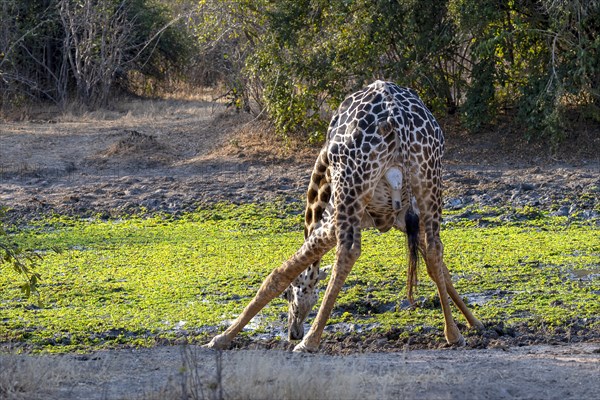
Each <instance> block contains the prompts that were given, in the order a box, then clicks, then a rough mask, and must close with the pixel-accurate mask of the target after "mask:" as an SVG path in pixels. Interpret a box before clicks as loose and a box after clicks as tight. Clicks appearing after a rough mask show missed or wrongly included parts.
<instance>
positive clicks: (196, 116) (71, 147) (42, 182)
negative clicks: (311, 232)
mask: <svg viewBox="0 0 600 400" xmlns="http://www.w3.org/2000/svg"><path fill="white" fill-rule="evenodd" d="M442 125H443V126H444V128H445V129H446V131H447V134H446V139H447V150H446V157H445V165H444V168H445V170H444V171H445V172H444V180H445V207H446V208H447V209H454V210H462V209H464V208H465V207H466V206H468V205H472V204H475V205H481V206H485V205H489V206H500V205H514V206H525V205H530V206H532V207H535V208H536V209H543V210H550V211H551V212H552V213H554V214H555V215H563V216H567V217H569V218H571V219H573V220H577V219H580V220H585V219H590V218H597V217H598V216H599V215H598V212H597V210H598V202H599V198H600V152H598V149H599V148H600V134H598V132H597V131H595V132H594V131H586V130H585V129H584V130H582V133H580V135H579V137H578V138H577V141H576V142H572V143H569V142H567V143H565V144H563V145H561V146H560V147H559V148H557V149H554V150H553V151H550V150H549V149H548V148H546V147H544V146H543V145H541V143H537V142H533V143H527V142H526V141H524V139H523V135H521V134H519V133H518V132H510V131H508V130H506V131H503V130H500V129H498V130H496V131H490V132H488V133H486V134H482V135H467V134H464V133H461V132H460V131H458V130H457V129H456V127H455V126H454V125H453V122H452V121H442ZM263 129H264V130H265V131H266V129H267V128H266V127H265V126H264V125H262V124H261V123H260V122H259V121H255V120H253V119H252V118H251V117H250V116H247V115H243V114H236V113H234V112H230V111H227V110H225V109H224V107H223V106H222V105H219V104H215V103H211V102H208V101H207V102H202V101H187V102H185V101H173V100H171V101H141V100H140V101H133V102H128V103H127V104H124V105H119V104H117V105H115V106H114V107H113V110H112V111H103V112H98V113H90V114H86V115H83V116H68V115H67V116H65V115H61V116H56V115H53V114H51V113H39V114H38V115H37V116H36V117H35V118H34V119H33V120H29V121H27V122H10V121H4V122H0V204H3V205H7V206H9V207H10V208H11V209H10V211H9V213H8V218H9V220H10V221H12V222H15V223H18V224H27V221H29V220H31V219H35V218H39V217H40V216H43V215H49V214H51V213H54V212H57V213H61V214H68V215H74V216H79V217H89V216H100V217H106V218H108V217H118V216H120V215H127V214H130V213H132V212H137V213H146V212H147V213H152V212H159V211H164V212H169V213H174V214H178V213H182V212H186V211H191V210H194V209H196V208H197V207H198V206H201V205H205V204H210V203H215V202H219V201H230V202H234V203H244V202H257V201H260V202H263V201H274V200H278V201H281V200H283V201H287V202H300V201H302V197H303V194H304V191H305V187H306V185H307V182H308V178H309V175H310V171H311V168H312V164H313V162H314V157H315V156H316V154H317V151H318V150H317V149H306V148H303V147H301V146H297V145H296V144H295V143H294V141H293V140H288V141H275V140H272V138H271V137H269V136H267V135H265V134H263V133H262V130H263ZM462 216H463V217H467V218H469V217H471V215H470V214H469V212H468V211H465V213H464V215H462ZM472 217H473V218H477V217H478V216H477V215H473V216H472ZM503 217H506V218H512V217H514V216H511V215H510V214H507V215H503ZM592 340H594V339H592ZM522 344H523V343H516V344H513V345H510V344H509V345H508V346H505V345H502V346H498V347H497V348H488V349H473V348H472V347H471V348H470V349H441V350H417V351H414V350H411V351H402V350H403V349H397V351H402V352H392V353H385V354H384V353H368V354H350V355H344V356H340V355H339V353H338V355H336V354H335V353H334V354H333V355H331V354H327V355H325V354H321V355H295V354H291V353H288V352H282V351H280V350H269V351H263V350H248V349H245V350H235V351H229V352H225V353H224V354H223V365H224V367H223V374H224V375H223V378H222V382H223V387H224V393H225V394H226V395H227V396H226V397H228V398H299V397H302V398H361V399H362V398H421V399H438V398H456V399H471V398H472V399H486V398H487V399H496V398H500V399H504V398H532V399H539V398H556V399H566V398H573V399H584V398H589V399H593V398H600V383H599V382H600V381H599V380H598V376H600V343H599V342H597V341H596V342H588V343H579V344H569V343H566V342H564V343H558V344H557V345H555V346H547V345H546V346H524V347H520V345H522ZM246 347H248V346H246ZM375 350H376V349H375ZM386 351H390V349H387V350H386ZM350 353H352V352H350ZM182 354H183V350H181V349H180V348H179V347H169V346H166V347H157V348H153V349H141V350H115V351H109V352H101V353H97V354H93V355H85V356H81V355H65V356H44V357H36V356H18V357H17V358H15V357H16V356H14V355H0V371H4V372H0V377H1V374H2V373H5V374H9V373H10V371H14V373H16V374H22V373H23V372H24V371H34V370H35V368H40V366H42V367H43V368H42V369H43V370H44V371H46V372H45V373H44V375H43V376H44V377H46V378H48V379H45V378H43V379H42V380H40V381H36V382H37V384H36V382H33V383H31V382H30V385H22V387H21V388H19V387H17V388H13V389H14V391H12V392H9V391H5V392H4V393H11V395H10V396H12V397H14V398H40V397H44V398H57V399H58V398H61V399H79V398H90V399H93V398H98V399H117V398H140V397H142V398H173V397H181V398H184V397H182V395H181V393H183V392H186V391H187V392H189V390H190V389H189V388H190V387H191V386H194V385H192V384H190V379H191V378H193V377H194V376H196V375H194V374H193V373H192V372H191V371H196V369H195V367H194V366H198V367H199V368H200V370H201V371H202V374H204V375H206V374H208V375H210V374H211V373H213V372H214V370H215V366H214V354H213V353H211V352H207V351H204V350H200V349H196V350H195V351H194V359H193V362H191V363H190V362H187V364H186V362H185V360H186V357H185V356H183V355H182ZM210 360H213V361H210ZM257 360H260V361H257ZM188 361H189V357H188ZM182 365H183V366H184V368H182ZM257 365H259V366H261V371H263V372H264V371H267V372H268V371H271V372H272V373H271V376H266V375H264V374H267V372H264V374H263V375H261V374H259V373H258V372H257V373H252V374H249V372H248V371H250V370H254V369H256V366H257ZM273 365H277V366H281V367H280V368H279V367H278V368H276V369H274V370H272V368H273ZM11 366H12V367H11ZM349 366H350V367H351V370H350V372H348V367H349ZM11 368H12V369H11ZM244 368H245V369H244ZM270 368H271V369H270ZM37 371H39V369H38V370H37ZM186 371H187V372H186ZM298 371H300V372H301V373H300V374H299V372H298ZM34 375H36V376H39V373H37V374H34ZM196 378H197V376H196ZM207 379H209V378H207ZM210 379H212V378H210ZM210 379H209V381H210ZM282 381H286V382H287V383H286V385H287V386H286V385H282V384H281V382H282ZM308 381H311V382H317V383H318V384H314V385H312V386H311V387H313V389H314V390H315V391H314V392H307V391H306V390H307V389H306V388H305V387H302V386H301V385H302V383H303V382H304V383H305V382H308ZM1 382H2V379H0V384H1ZM290 382H291V383H290ZM356 382H358V383H356ZM211 385H212V386H211ZM228 385H229V386H228ZM235 385H238V386H235ZM240 385H241V386H243V387H244V388H245V390H246V391H245V392H244V391H243V390H242V389H240V387H239V386H240ZM294 385H295V386H294ZM196 386H197V385H196ZM215 387H216V386H215V385H214V384H210V385H208V386H207V387H206V388H205V391H206V393H208V394H210V393H209V392H210V391H211V390H213V389H214V388H215ZM248 387H251V388H253V389H252V390H258V389H256V388H262V390H263V391H262V392H252V391H249V390H250V389H248ZM313 389H311V390H313ZM276 390H279V392H277V391H276ZM2 393H3V392H2V387H1V386H0V397H2ZM211 393H212V392H211ZM240 393H242V394H240ZM244 393H245V394H244ZM299 393H300V394H303V393H304V394H306V395H305V396H302V395H299ZM311 393H312V397H311ZM213 394H214V393H213ZM163 395H164V396H163ZM161 396H162V397H161ZM205 397H207V398H210V396H205ZM192 398H193V397H192Z"/></svg>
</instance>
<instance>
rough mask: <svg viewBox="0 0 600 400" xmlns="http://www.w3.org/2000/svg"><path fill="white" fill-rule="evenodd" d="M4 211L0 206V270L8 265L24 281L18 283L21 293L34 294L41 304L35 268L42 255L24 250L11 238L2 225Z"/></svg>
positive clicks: (28, 295)
mask: <svg viewBox="0 0 600 400" xmlns="http://www.w3.org/2000/svg"><path fill="white" fill-rule="evenodd" d="M5 212H6V209H5V208H4V207H0V267H1V269H0V271H2V273H3V274H4V273H5V272H6V271H5V269H6V267H9V268H11V269H12V270H13V271H14V272H16V273H17V274H18V275H20V276H21V277H22V278H24V280H25V281H24V282H23V283H22V284H21V285H20V288H21V291H22V293H23V294H24V295H25V296H26V297H30V296H31V295H32V294H34V295H36V296H37V299H38V303H40V304H41V302H40V296H39V292H38V283H39V280H40V278H41V276H40V274H39V273H38V272H36V271H35V270H36V266H37V265H38V263H39V261H41V260H42V257H41V256H40V255H39V254H37V253H33V252H29V251H26V250H24V249H23V248H22V247H20V246H19V244H18V243H16V242H14V241H13V240H12V238H11V236H9V234H8V233H7V231H6V228H5V227H4V223H3V219H4V215H5Z"/></svg>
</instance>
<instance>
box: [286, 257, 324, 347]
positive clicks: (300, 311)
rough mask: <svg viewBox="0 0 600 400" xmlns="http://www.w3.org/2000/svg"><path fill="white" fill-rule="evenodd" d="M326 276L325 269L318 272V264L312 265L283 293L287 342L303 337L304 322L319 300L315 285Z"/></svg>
mask: <svg viewBox="0 0 600 400" xmlns="http://www.w3.org/2000/svg"><path fill="white" fill-rule="evenodd" d="M326 276H327V271H326V269H322V270H320V271H319V263H316V264H313V265H311V266H310V267H308V268H307V269H306V271H304V272H302V273H301V274H300V275H299V276H298V277H297V278H296V279H294V281H293V282H292V283H291V284H290V286H288V288H287V289H286V290H285V291H284V292H283V297H284V298H285V299H286V300H287V301H288V338H289V340H300V339H302V338H303V337H304V321H306V318H308V314H309V313H310V311H311V310H312V309H313V307H314V306H315V304H316V303H317V300H318V299H319V292H318V290H317V283H318V282H319V281H320V280H322V279H325V277H326Z"/></svg>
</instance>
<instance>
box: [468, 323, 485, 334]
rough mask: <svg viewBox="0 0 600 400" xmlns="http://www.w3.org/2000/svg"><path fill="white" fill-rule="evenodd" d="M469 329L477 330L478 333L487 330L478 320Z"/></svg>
mask: <svg viewBox="0 0 600 400" xmlns="http://www.w3.org/2000/svg"><path fill="white" fill-rule="evenodd" d="M469 328H471V329H475V330H477V331H482V330H484V329H485V326H483V323H482V322H481V321H479V320H476V321H475V322H474V323H473V324H470V325H469Z"/></svg>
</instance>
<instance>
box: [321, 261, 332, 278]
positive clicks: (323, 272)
mask: <svg viewBox="0 0 600 400" xmlns="http://www.w3.org/2000/svg"><path fill="white" fill-rule="evenodd" d="M329 271H331V265H326V266H324V267H322V268H321V269H319V280H320V281H322V280H324V279H325V278H327V274H328V273H329Z"/></svg>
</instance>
